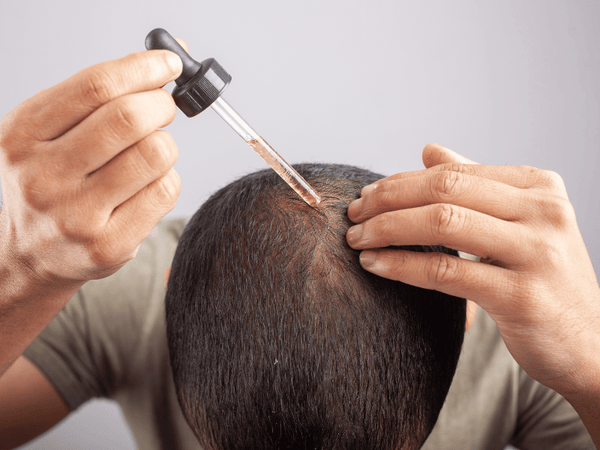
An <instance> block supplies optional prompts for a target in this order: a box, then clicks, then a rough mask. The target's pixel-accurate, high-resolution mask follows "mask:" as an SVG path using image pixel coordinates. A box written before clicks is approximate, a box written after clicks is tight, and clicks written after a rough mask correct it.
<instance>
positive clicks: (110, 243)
mask: <svg viewBox="0 0 600 450" xmlns="http://www.w3.org/2000/svg"><path fill="white" fill-rule="evenodd" d="M89 255H90V259H91V260H92V262H93V264H94V266H96V267H102V268H108V267H113V266H117V265H121V264H123V262H124V261H123V249H122V248H121V245H120V244H119V240H118V239H116V238H114V237H113V238H110V237H107V238H106V239H97V240H95V241H94V243H93V245H90V246H89Z"/></svg>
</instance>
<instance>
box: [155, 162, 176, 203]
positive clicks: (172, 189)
mask: <svg viewBox="0 0 600 450" xmlns="http://www.w3.org/2000/svg"><path fill="white" fill-rule="evenodd" d="M158 188H159V193H158V194H159V197H160V198H161V199H162V202H163V203H164V204H165V205H167V206H172V205H173V206H174V204H175V202H176V201H177V197H179V193H180V192H181V179H180V178H179V174H178V173H177V172H176V171H175V170H174V169H171V170H170V171H169V173H168V174H167V175H165V176H164V177H162V178H161V179H160V180H158Z"/></svg>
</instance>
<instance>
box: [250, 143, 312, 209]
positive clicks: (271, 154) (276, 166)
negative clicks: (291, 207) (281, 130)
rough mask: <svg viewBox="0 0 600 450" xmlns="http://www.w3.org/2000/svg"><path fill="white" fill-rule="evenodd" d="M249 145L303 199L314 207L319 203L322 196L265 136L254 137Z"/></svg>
mask: <svg viewBox="0 0 600 450" xmlns="http://www.w3.org/2000/svg"><path fill="white" fill-rule="evenodd" d="M248 145H249V146H250V147H252V148H253V149H254V150H255V151H256V153H258V154H259V155H260V156H261V157H262V158H263V159H264V160H265V161H266V162H267V164H268V165H269V166H271V168H272V169H273V170H274V171H275V172H277V174H278V175H279V176H280V177H281V178H283V181H285V182H286V183H287V184H288V185H289V186H290V187H291V188H292V189H293V190H294V191H296V193H297V194H298V195H299V196H300V197H302V200H304V201H305V202H306V203H308V204H309V205H310V206H312V207H313V208H314V207H315V206H318V205H319V203H320V202H321V197H319V196H318V195H317V193H316V192H315V191H314V189H313V188H312V187H310V185H309V184H308V183H307V182H306V180H305V179H304V178H302V176H301V175H300V174H299V173H298V172H296V171H295V170H294V168H293V167H292V166H290V165H289V164H288V163H286V162H285V161H284V160H283V158H282V157H281V156H280V155H279V153H277V152H276V151H275V150H273V147H271V146H270V145H269V144H268V143H267V142H266V141H265V140H264V139H263V138H259V139H253V140H251V141H249V142H248Z"/></svg>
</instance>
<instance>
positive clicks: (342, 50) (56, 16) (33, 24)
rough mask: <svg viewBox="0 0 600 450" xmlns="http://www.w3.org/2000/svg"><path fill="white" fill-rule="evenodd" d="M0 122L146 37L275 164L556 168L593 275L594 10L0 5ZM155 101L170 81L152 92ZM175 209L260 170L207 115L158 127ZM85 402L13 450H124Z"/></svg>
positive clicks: (120, 429) (599, 70) (599, 126)
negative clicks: (171, 149) (193, 77)
mask: <svg viewBox="0 0 600 450" xmlns="http://www.w3.org/2000/svg"><path fill="white" fill-rule="evenodd" d="M0 1H1V3H0V39H1V42H2V43H3V45H2V47H1V48H0V55H1V59H2V70H1V71H0V85H1V86H2V89H1V90H0V117H2V116H4V115H5V114H6V113H8V111H9V110H11V109H12V108H13V107H15V106H16V105H17V104H18V103H20V102H21V101H23V100H24V99H25V98H27V97H30V96H32V95H34V94H35V93H36V92H38V91H39V90H40V89H43V88H45V87H49V86H51V85H53V84H55V83H58V82H60V81H61V80H63V79H65V78H67V77H68V76H70V75H72V74H73V73H75V72H77V71H79V70H81V69H82V68H84V67H86V66H89V65H92V64H95V63H97V62H101V61H104V60H108V59H114V58H119V57H121V56H124V55H125V54H127V53H130V52H135V51H140V50H143V49H144V38H145V36H146V34H147V33H148V32H149V31H150V30H151V29H153V28H155V27H159V26H160V27H163V28H166V29H167V30H169V31H170V32H171V33H172V34H173V35H175V36H177V37H181V38H183V39H184V40H186V41H187V43H188V44H189V46H190V48H191V53H192V55H194V56H195V57H196V58H197V59H203V58H205V57H215V58H217V60H218V61H219V62H220V63H221V64H222V65H223V66H224V67H225V68H226V69H227V70H228V71H229V72H230V73H231V74H232V75H233V82H232V84H231V85H230V86H229V88H228V89H227V92H226V93H225V99H226V100H227V101H228V102H229V103H230V104H231V105H232V106H233V107H234V108H235V109H236V110H237V111H238V112H239V113H240V114H241V115H242V117H244V118H245V119H246V120H247V121H248V122H249V124H250V125H251V126H252V127H254V128H255V129H256V130H257V131H258V132H259V133H260V134H262V135H263V136H264V137H265V139H267V140H268V141H269V142H270V143H271V144H272V145H273V147H274V148H275V149H276V150H278V151H279V152H280V153H281V154H282V156H283V157H284V158H286V159H287V160H288V162H290V163H292V164H293V163H297V162H302V161H316V162H336V163H349V164H355V165H359V166H363V167H366V168H369V169H372V170H374V171H378V172H381V173H384V174H386V175H389V174H392V173H395V172H400V171H407V170H416V169H419V168H421V149H422V148H423V146H424V145H425V144H427V143H428V142H431V141H435V142H439V143H441V144H443V145H445V146H447V147H450V148H453V149H454V150H456V151H459V152H461V153H462V154H464V155H465V156H467V157H469V158H471V159H473V160H476V161H478V162H481V163H487V164H508V165H512V164H528V165H532V166H536V167H540V168H544V169H550V170H554V171H557V172H559V173H560V174H561V175H562V176H563V178H564V180H565V182H566V185H567V189H568V191H569V195H570V198H571V201H572V202H573V204H574V206H575V210H576V213H577V218H578V221H579V226H580V228H581V231H582V233H583V237H584V239H585V242H586V244H587V246H588V249H589V252H590V255H591V257H592V261H593V263H594V267H595V268H596V272H597V273H598V271H599V269H600V253H599V249H600V238H599V234H600V233H598V230H599V226H598V223H599V222H600V208H598V206H599V199H600V195H599V194H598V193H599V192H600V180H599V178H598V177H597V176H596V172H597V170H598V166H599V163H600V151H599V150H600V149H599V141H600V57H599V49H600V23H599V18H600V2H598V1H575V0H570V1H551V0H539V1H527V2H523V1H501V2H497V1H467V0H460V1H452V2H448V1H412V2H405V1H398V0H395V1H383V0H376V1H374V0H369V1H366V0H365V1H362V2H358V1H349V0H344V1H342V0H336V1H325V0H319V1H314V0H303V1H302V2H283V1H267V0H252V1H237V2H236V1H226V0H222V1H219V2H200V1H197V2H191V1H190V2H177V1H170V2H158V1H143V2H133V1H130V2H127V1H123V0H119V1H115V0H103V1H102V2H81V1H78V2H75V1H72V2H69V1H66V0H61V1H52V2H41V1H38V2H32V1H27V0H20V1H18V2H16V1H9V0H0ZM168 88H169V90H170V89H171V86H168ZM168 130H169V131H170V132H171V134H172V135H173V136H174V137H175V139H176V141H177V143H178V145H179V149H180V157H179V161H178V163H177V165H176V168H177V170H178V172H179V174H180V175H181V178H182V194H181V196H180V198H179V202H178V204H177V207H176V208H175V210H174V211H173V212H172V213H171V214H170V215H171V216H182V215H190V214H192V213H193V212H194V211H195V210H196V208H197V207H198V206H199V205H200V204H201V203H202V202H203V201H204V200H205V199H206V198H207V197H208V195H209V194H210V193H212V192H214V191H215V190H216V189H217V188H219V187H221V186H223V185H225V184H227V183H228V182H230V181H232V180H233V179H235V178H237V177H238V176H240V175H242V174H245V173H248V172H250V171H253V170H255V169H259V168H263V167H265V164H264V163H263V162H262V160H261V159H260V158H259V157H258V156H257V155H256V154H255V153H254V152H253V151H252V150H251V149H250V147H248V146H247V145H245V144H244V143H243V141H242V140H241V139H240V138H239V137H238V136H237V135H236V134H235V133H234V132H233V131H232V130H231V129H229V127H228V126H227V125H226V124H225V123H224V122H223V121H222V120H221V119H220V118H218V116H216V114H214V112H212V111H207V112H206V113H203V114H202V115H201V116H199V117H197V118H194V119H187V118H186V117H185V116H184V115H183V114H181V113H178V116H177V118H176V119H175V122H174V123H173V124H172V125H170V126H169V127H168ZM119 414H120V413H119V411H118V409H117V408H116V407H115V406H114V405H113V404H111V403H109V402H105V401H102V402H92V403H91V404H89V405H87V406H85V407H84V408H82V409H81V410H80V411H79V412H77V413H75V414H72V415H71V416H70V418H69V419H68V420H67V421H66V422H64V423H63V425H61V426H60V427H58V428H57V429H56V430H54V431H53V432H52V433H50V434H48V435H47V436H46V437H44V438H42V439H40V440H38V441H36V442H34V443H32V444H30V445H28V446H26V447H24V448H28V449H38V448H61V449H69V448H87V449H95V448H112V449H120V448H132V447H133V441H132V439H131V437H129V435H128V434H127V429H126V427H125V425H123V423H122V419H121V417H120V415H119Z"/></svg>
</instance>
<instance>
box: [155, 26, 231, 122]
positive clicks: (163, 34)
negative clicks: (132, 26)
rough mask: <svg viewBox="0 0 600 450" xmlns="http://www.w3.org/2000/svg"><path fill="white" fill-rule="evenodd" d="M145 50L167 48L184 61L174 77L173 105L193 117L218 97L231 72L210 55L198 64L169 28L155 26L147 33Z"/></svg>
mask: <svg viewBox="0 0 600 450" xmlns="http://www.w3.org/2000/svg"><path fill="white" fill-rule="evenodd" d="M146 48H147V49H148V50H156V49H161V50H170V51H172V52H173V53H175V54H177V55H178V56H179V57H180V58H181V61H182V62H183V71H182V72H181V75H180V76H179V78H177V79H176V80H175V83H176V84H177V86H176V87H175V89H173V93H172V95H173V99H174V100H175V104H176V105H177V106H178V107H179V109H181V110H182V111H183V112H184V113H185V115H186V116H188V117H193V116H195V115H197V114H198V113H201V112H202V111H204V110H205V109H206V108H208V107H209V106H210V105H211V104H212V103H213V102H214V101H215V100H216V99H217V98H219V97H220V96H221V94H222V93H223V91H224V90H225V88H226V87H227V85H228V84H229V82H230V81H231V75H229V74H228V73H227V71H226V70H225V69H223V67H221V65H220V64H219V63H218V62H217V61H215V60H214V59H213V58H209V59H205V60H204V61H202V62H201V63H199V62H198V61H196V60H195V59H194V58H192V57H191V56H190V55H189V54H188V53H187V52H186V51H185V50H184V49H183V47H182V46H181V45H179V42H177V41H176V40H175V39H174V38H173V36H171V35H170V34H169V32H168V31H166V30H164V29H162V28H156V29H154V30H152V31H151V32H150V33H148V36H146Z"/></svg>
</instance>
